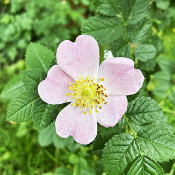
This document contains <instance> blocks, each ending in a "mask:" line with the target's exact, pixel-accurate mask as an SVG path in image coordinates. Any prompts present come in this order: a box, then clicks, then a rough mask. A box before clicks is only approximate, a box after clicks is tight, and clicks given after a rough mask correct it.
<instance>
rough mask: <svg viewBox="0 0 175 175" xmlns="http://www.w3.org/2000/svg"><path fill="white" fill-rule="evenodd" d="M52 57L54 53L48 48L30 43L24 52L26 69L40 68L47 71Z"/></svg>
mask: <svg viewBox="0 0 175 175" xmlns="http://www.w3.org/2000/svg"><path fill="white" fill-rule="evenodd" d="M54 58H55V55H54V53H53V52H52V51H51V50H49V49H48V48H46V47H44V46H42V45H40V44H37V43H31V44H29V46H28V48H27V52H26V66H27V68H28V69H41V70H42V71H44V72H45V73H47V71H48V70H49V68H50V64H51V62H52V60H53V59H54Z"/></svg>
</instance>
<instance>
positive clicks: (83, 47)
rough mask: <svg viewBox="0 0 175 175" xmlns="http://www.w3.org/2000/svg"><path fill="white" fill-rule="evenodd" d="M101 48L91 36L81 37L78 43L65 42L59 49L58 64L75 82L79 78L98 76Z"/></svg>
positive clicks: (77, 40) (78, 38)
mask: <svg viewBox="0 0 175 175" xmlns="http://www.w3.org/2000/svg"><path fill="white" fill-rule="evenodd" d="M99 58H100V56H99V47H98V43H97V41H96V40H95V39H94V38H93V37H91V36H90V35H80V36H78V37H77V39H76V42H75V43H73V42H71V41H69V40H66V41H63V42H62V43H61V44H60V45H59V46H58V49H57V63H58V65H59V66H60V67H61V69H62V70H63V71H65V72H66V73H67V74H68V75H70V76H71V77H72V78H74V79H75V80H76V79H77V78H78V77H79V76H83V77H84V78H85V77H87V76H90V75H91V76H96V75H97V71H98V68H99Z"/></svg>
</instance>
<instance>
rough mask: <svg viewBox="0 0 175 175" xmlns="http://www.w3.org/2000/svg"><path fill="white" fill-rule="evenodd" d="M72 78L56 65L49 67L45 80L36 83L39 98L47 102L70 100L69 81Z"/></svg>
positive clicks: (58, 102)
mask: <svg viewBox="0 0 175 175" xmlns="http://www.w3.org/2000/svg"><path fill="white" fill-rule="evenodd" d="M72 82H74V80H73V79H72V78H71V77H70V76H69V75H67V74H66V73H65V72H64V71H62V70H61V69H60V67H59V66H58V65H55V66H53V67H51V68H50V70H49V71H48V74H47V77H46V79H45V80H43V81H42V82H40V84H39V85H38V93H39V96H40V98H41V99H42V100H43V101H45V102H46V103H48V104H62V103H66V102H70V101H72V100H71V96H66V94H67V93H70V90H69V83H72Z"/></svg>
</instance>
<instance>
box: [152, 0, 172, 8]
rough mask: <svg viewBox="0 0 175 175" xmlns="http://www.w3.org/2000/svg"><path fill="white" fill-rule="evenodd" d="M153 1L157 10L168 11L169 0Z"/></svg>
mask: <svg viewBox="0 0 175 175" xmlns="http://www.w3.org/2000/svg"><path fill="white" fill-rule="evenodd" d="M155 1H156V5H157V8H159V9H161V10H166V9H168V7H169V5H170V0H155Z"/></svg>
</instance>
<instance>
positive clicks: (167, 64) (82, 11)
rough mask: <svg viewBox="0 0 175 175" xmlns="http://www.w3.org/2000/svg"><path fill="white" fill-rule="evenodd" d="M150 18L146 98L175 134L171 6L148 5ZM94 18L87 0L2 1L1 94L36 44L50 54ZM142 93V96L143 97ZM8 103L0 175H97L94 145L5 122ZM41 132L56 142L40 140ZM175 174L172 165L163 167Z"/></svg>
mask: <svg viewBox="0 0 175 175" xmlns="http://www.w3.org/2000/svg"><path fill="white" fill-rule="evenodd" d="M150 3H151V6H150V9H149V17H150V19H151V22H152V33H153V34H155V35H156V36H157V37H159V38H160V39H161V40H159V42H160V43H156V45H157V47H158V54H157V57H156V58H155V59H154V60H152V61H151V62H148V64H147V65H146V67H143V68H142V65H139V64H138V67H139V68H141V69H144V70H145V69H146V71H147V74H148V77H149V79H148V80H149V83H148V84H147V85H146V86H147V92H143V93H144V94H149V96H151V97H153V98H154V99H155V100H156V101H157V102H158V103H159V104H160V105H161V106H162V108H163V111H164V112H165V115H166V119H167V120H168V123H169V124H170V125H171V126H172V127H174V128H175V2H174V0H171V1H170V0H152V1H150ZM93 14H94V9H93V6H92V2H91V1H89V0H11V1H10V0H0V92H1V90H2V89H3V87H4V86H5V84H7V82H8V80H9V79H11V78H12V77H14V76H15V75H16V74H18V73H19V72H20V71H22V70H24V69H25V64H24V58H25V50H26V48H27V46H28V44H29V43H30V42H39V43H41V44H43V45H45V46H47V47H48V48H50V49H52V50H53V51H54V52H55V51H56V48H57V46H58V44H59V43H60V42H62V41H63V40H66V39H69V40H74V39H75V38H76V36H77V35H79V34H80V33H81V31H80V29H81V26H82V25H83V23H84V22H85V19H87V18H88V17H89V16H92V15H93ZM141 93H142V92H141ZM7 102H8V101H6V100H3V98H1V99H0V174H2V175H34V174H36V175H39V174H42V175H53V174H55V175H71V174H72V172H73V175H95V174H96V175H101V174H102V173H103V167H102V163H101V158H99V157H98V156H97V155H95V154H94V153H93V154H92V145H89V146H83V147H82V146H80V145H79V144H76V143H75V142H74V141H73V140H72V139H71V138H70V139H68V140H66V141H64V140H60V139H58V138H57V136H55V133H54V131H53V130H52V129H49V128H47V129H45V130H44V131H42V132H40V134H39V136H38V132H37V131H36V130H35V129H34V128H33V127H32V125H31V123H30V122H29V123H21V124H17V123H13V122H7V121H5V116H6V109H7ZM44 132H47V133H48V132H49V134H50V135H51V136H52V138H54V139H53V140H49V139H45V141H44V142H43V141H42V140H43V139H42V138H43V137H44V136H45V134H44ZM164 170H165V172H166V173H169V174H171V175H173V174H174V173H175V164H174V161H171V162H169V164H168V165H166V164H165V165H164Z"/></svg>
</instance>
